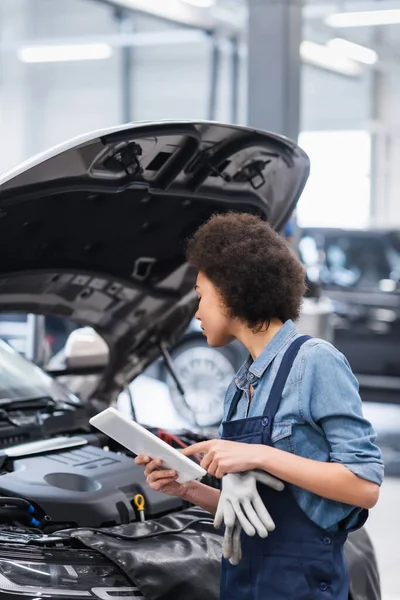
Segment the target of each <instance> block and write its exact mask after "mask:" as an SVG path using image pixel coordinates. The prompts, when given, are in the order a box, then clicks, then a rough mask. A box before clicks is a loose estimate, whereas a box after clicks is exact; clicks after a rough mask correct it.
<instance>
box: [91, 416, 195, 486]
mask: <svg viewBox="0 0 400 600" xmlns="http://www.w3.org/2000/svg"><path fill="white" fill-rule="evenodd" d="M89 423H90V424H91V425H93V426H94V427H96V428H97V429H100V431H102V432H103V433H105V434H106V435H108V436H109V437H111V438H113V440H115V441H117V442H118V443H119V444H121V446H125V448H128V450H130V451H131V452H133V453H134V454H144V455H145V456H149V457H151V458H161V459H162V460H163V466H164V467H166V468H167V469H173V470H174V471H176V472H177V473H178V475H179V477H178V479H177V481H178V483H185V482H186V481H193V479H201V478H202V477H204V475H206V474H207V471H206V470H205V469H203V468H202V467H200V465H198V464H197V463H195V462H193V460H190V458H188V457H187V456H184V455H183V454H181V453H180V452H179V451H178V450H175V448H173V447H172V446H170V445H169V444H167V443H166V442H164V441H163V440H160V438H158V437H157V436H156V435H154V434H153V433H151V432H150V431H148V430H147V429H145V427H142V426H141V425H139V424H138V423H136V422H135V421H132V420H131V419H130V418H129V417H127V416H125V415H124V414H122V413H121V412H119V411H118V410H116V409H115V408H106V410H103V411H102V412H101V413H99V414H98V415H95V416H94V417H92V418H91V419H90V420H89Z"/></svg>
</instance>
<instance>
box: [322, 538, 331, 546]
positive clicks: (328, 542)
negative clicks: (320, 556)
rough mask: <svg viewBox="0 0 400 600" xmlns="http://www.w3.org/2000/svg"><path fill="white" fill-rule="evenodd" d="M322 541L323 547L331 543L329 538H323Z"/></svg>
mask: <svg viewBox="0 0 400 600" xmlns="http://www.w3.org/2000/svg"><path fill="white" fill-rule="evenodd" d="M323 541H324V544H325V546H329V544H330V543H331V541H332V540H331V538H330V537H324V540H323Z"/></svg>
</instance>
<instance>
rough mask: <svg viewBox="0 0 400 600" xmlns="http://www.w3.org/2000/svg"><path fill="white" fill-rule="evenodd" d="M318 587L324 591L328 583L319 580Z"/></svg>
mask: <svg viewBox="0 0 400 600" xmlns="http://www.w3.org/2000/svg"><path fill="white" fill-rule="evenodd" d="M319 589H320V590H322V591H323V592H326V590H327V589H328V584H327V583H325V581H321V583H320V584H319Z"/></svg>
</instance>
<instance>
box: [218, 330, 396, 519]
mask: <svg viewBox="0 0 400 600" xmlns="http://www.w3.org/2000/svg"><path fill="white" fill-rule="evenodd" d="M300 335H301V334H300V333H299V331H298V329H297V328H296V326H295V324H294V323H293V321H287V322H286V323H285V324H284V325H283V327H281V329H279V331H278V332H277V333H276V335H275V336H274V337H273V338H272V340H271V342H270V343H269V344H268V345H267V346H266V347H265V348H264V350H263V351H262V353H261V354H260V355H259V356H258V357H257V358H256V360H255V361H252V359H251V358H249V359H248V360H247V361H246V362H245V363H244V364H243V365H242V366H241V367H240V369H239V371H238V372H237V374H236V377H235V379H234V380H233V381H232V383H231V384H230V386H229V388H228V390H227V392H226V395H225V401H224V420H225V419H226V417H227V414H228V410H229V407H230V404H231V402H232V399H233V397H234V395H235V392H236V390H237V389H238V388H239V389H240V390H242V391H243V394H242V397H241V399H240V401H239V404H238V406H237V409H236V411H235V413H234V415H233V417H232V419H245V418H246V417H257V416H261V415H262V414H263V411H264V408H265V403H266V402H267V400H268V397H269V393H270V391H271V387H272V384H273V381H274V379H275V376H276V374H277V371H278V368H279V365H280V363H281V361H282V358H283V355H284V353H285V351H286V349H287V347H288V346H289V345H290V343H291V342H292V341H293V340H295V339H296V338H297V337H299V336H300ZM250 385H251V386H252V387H253V390H254V392H253V397H252V400H251V402H249V388H250ZM375 439H376V434H375V432H374V430H373V428H372V426H371V424H370V423H369V422H368V421H367V420H366V419H365V418H364V416H363V412H362V401H361V398H360V396H359V393H358V381H357V379H356V378H355V376H354V375H353V373H352V371H351V368H350V365H349V363H348V361H347V359H346V358H345V357H344V356H343V354H341V353H340V352H339V351H338V350H337V349H336V348H334V346H332V345H331V344H329V343H328V342H326V341H324V340H320V339H316V338H313V339H311V340H308V341H306V342H305V343H304V344H303V346H302V347H301V348H300V351H299V353H298V355H297V357H296V359H295V362H294V364H293V367H292V370H291V372H290V374H289V377H288V380H287V382H286V386H285V388H284V390H283V394H282V400H281V404H280V406H279V408H278V411H277V413H276V416H275V419H274V423H273V427H272V444H273V446H274V447H276V448H279V449H280V450H285V451H286V452H291V453H293V454H296V455H298V456H303V457H304V458H310V459H313V460H319V461H322V462H337V463H341V464H342V465H344V466H345V467H347V468H348V469H349V470H350V471H352V472H353V473H355V474H356V475H358V476H359V477H362V478H363V479H367V480H369V481H372V482H374V483H377V484H378V485H381V483H382V480H383V471H384V467H383V462H382V458H381V453H380V450H379V448H378V447H377V446H376V445H375ZM286 485H289V486H290V488H291V489H292V492H293V494H294V497H295V499H296V501H297V502H298V503H299V505H300V506H301V508H302V509H303V510H304V512H305V513H306V514H307V515H308V517H309V518H310V519H312V520H313V521H314V522H315V523H317V524H318V525H319V526H320V527H323V528H324V529H327V530H329V531H335V530H337V527H338V523H339V522H340V521H342V520H343V519H346V526H347V527H350V526H351V525H352V524H353V523H355V522H356V520H357V515H358V513H359V512H360V510H361V509H359V508H356V507H354V506H350V505H349V504H343V503H340V502H335V501H333V500H328V499H326V498H321V497H320V496H317V495H316V494H313V493H311V492H308V491H306V490H304V489H302V488H299V487H297V486H294V485H291V484H286Z"/></svg>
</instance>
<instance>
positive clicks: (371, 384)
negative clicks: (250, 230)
mask: <svg viewBox="0 0 400 600" xmlns="http://www.w3.org/2000/svg"><path fill="white" fill-rule="evenodd" d="M299 253H300V256H301V259H302V261H303V262H304V264H305V266H306V270H307V274H308V277H309V279H310V280H312V281H314V282H318V283H319V285H320V286H321V287H322V289H323V291H324V293H325V294H326V295H327V296H328V297H329V298H330V300H331V301H332V304H333V310H334V313H335V320H334V344H335V346H336V347H337V348H338V349H339V350H340V351H341V352H343V354H344V355H345V356H346V357H347V358H348V360H349V362H350V365H351V367H352V369H353V371H354V373H355V375H356V376H357V378H358V380H359V383H360V390H361V395H362V398H363V399H364V400H367V401H372V402H387V403H400V354H399V351H398V344H399V335H400V231H398V230H389V229H376V230H374V229H369V230H368V229H367V230H364V229H360V230H357V229H341V228H318V227H312V228H304V229H303V230H302V231H301V234H300V240H299Z"/></svg>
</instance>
